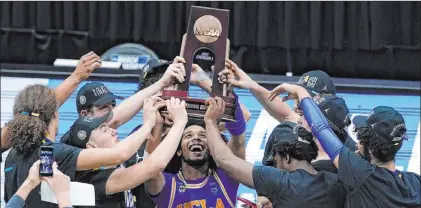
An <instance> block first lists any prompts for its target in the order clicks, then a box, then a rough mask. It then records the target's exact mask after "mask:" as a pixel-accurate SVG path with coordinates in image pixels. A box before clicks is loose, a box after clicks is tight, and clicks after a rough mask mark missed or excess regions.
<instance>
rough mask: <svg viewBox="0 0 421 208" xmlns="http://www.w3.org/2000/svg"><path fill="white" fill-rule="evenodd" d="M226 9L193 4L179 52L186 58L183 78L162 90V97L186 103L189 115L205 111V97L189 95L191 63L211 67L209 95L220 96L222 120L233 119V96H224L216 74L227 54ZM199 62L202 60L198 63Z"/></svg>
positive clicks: (225, 89) (199, 116) (225, 85)
mask: <svg viewBox="0 0 421 208" xmlns="http://www.w3.org/2000/svg"><path fill="white" fill-rule="evenodd" d="M228 18H229V10H223V9H214V8H207V7H197V6H192V8H191V11H190V18H189V24H188V26H187V34H185V35H184V36H183V42H182V46H181V52H180V55H181V56H182V57H184V59H185V60H186V63H185V66H184V67H185V69H186V78H185V82H183V83H178V84H177V85H176V89H175V90H164V91H163V92H162V98H163V99H168V98H170V97H177V98H179V99H181V100H185V101H186V103H187V108H186V109H187V113H188V115H189V118H198V119H201V118H203V117H204V115H205V113H206V109H207V107H206V105H205V100H203V99H197V98H191V97H188V92H189V86H190V76H191V71H192V64H193V63H199V65H202V68H204V69H206V68H210V67H213V68H214V71H213V78H212V92H211V96H212V97H215V96H218V97H221V98H222V99H223V100H224V101H225V102H226V105H225V113H224V115H223V117H222V121H235V120H236V119H235V108H236V106H235V101H236V100H235V98H234V97H228V96H227V84H226V83H222V84H221V83H220V82H219V81H218V76H219V75H218V74H219V72H220V71H222V70H223V69H224V68H225V59H226V58H228V54H229V40H228V39H227V38H228V23H229V22H228V20H229V19H228ZM200 63H202V64H200Z"/></svg>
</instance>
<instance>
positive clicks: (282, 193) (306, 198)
mask: <svg viewBox="0 0 421 208" xmlns="http://www.w3.org/2000/svg"><path fill="white" fill-rule="evenodd" d="M207 102H208V103H209V108H208V110H207V112H206V116H205V123H206V134H207V136H208V138H209V140H208V143H209V148H210V151H211V154H212V156H214V158H215V162H216V164H217V166H218V167H219V168H221V169H223V170H224V171H225V172H226V173H227V174H228V175H229V176H231V177H232V178H233V179H234V180H236V181H238V182H240V183H242V184H244V185H246V186H248V187H250V188H255V189H256V191H257V193H258V194H259V195H261V196H265V197H267V198H268V199H269V200H271V202H272V204H273V206H274V207H308V206H312V207H341V206H343V200H344V198H343V197H344V196H345V192H344V191H345V190H344V186H342V185H341V184H340V183H338V182H337V178H336V175H335V174H332V173H329V172H323V171H320V172H317V171H316V170H314V168H313V167H312V165H311V160H313V159H315V158H316V156H317V145H316V143H315V141H314V140H313V136H312V134H311V133H310V132H307V131H306V130H305V129H304V128H303V127H301V126H298V125H296V124H294V123H292V122H291V125H285V124H280V126H278V128H276V131H274V132H273V134H272V135H271V136H272V137H279V138H280V139H281V140H280V141H279V142H278V143H277V144H275V147H274V150H275V151H274V158H275V159H274V161H275V166H276V167H277V168H274V167H269V166H254V167H253V165H252V164H250V163H248V162H246V161H244V160H242V159H240V158H238V157H237V156H235V155H234V154H232V152H231V151H230V149H229V148H228V147H227V146H226V145H225V144H224V142H223V141H222V140H221V138H220V135H219V132H218V129H217V126H216V123H217V120H218V119H219V118H220V117H221V115H222V114H223V112H224V109H225V102H224V101H223V100H222V99H221V98H218V97H217V98H215V99H214V98H209V99H208V101H207Z"/></svg>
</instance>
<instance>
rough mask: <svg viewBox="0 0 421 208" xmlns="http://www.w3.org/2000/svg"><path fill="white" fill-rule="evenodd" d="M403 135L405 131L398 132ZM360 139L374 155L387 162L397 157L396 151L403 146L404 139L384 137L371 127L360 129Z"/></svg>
mask: <svg viewBox="0 0 421 208" xmlns="http://www.w3.org/2000/svg"><path fill="white" fill-rule="evenodd" d="M399 133H400V134H401V135H403V134H404V133H405V132H404V131H402V132H398V134H399ZM357 135H358V140H360V144H361V145H363V146H364V148H366V149H367V148H368V150H370V151H371V153H372V154H373V156H374V157H376V159H378V160H379V161H380V162H382V163H385V162H389V161H392V160H394V159H395V157H396V153H397V152H398V151H399V149H400V148H401V147H402V143H403V141H402V140H401V141H398V142H393V141H388V140H387V139H385V138H382V137H381V136H380V135H378V134H377V133H376V132H375V131H374V130H373V129H372V128H370V127H362V128H359V129H358V133H357Z"/></svg>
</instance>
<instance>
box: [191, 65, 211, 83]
mask: <svg viewBox="0 0 421 208" xmlns="http://www.w3.org/2000/svg"><path fill="white" fill-rule="evenodd" d="M207 80H209V81H212V80H211V79H210V78H209V76H208V75H207V74H206V72H205V71H203V69H202V68H201V67H200V66H199V65H197V64H193V65H192V69H191V75H190V82H191V83H193V84H195V85H199V82H202V81H207Z"/></svg>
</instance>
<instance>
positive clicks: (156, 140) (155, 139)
mask: <svg viewBox="0 0 421 208" xmlns="http://www.w3.org/2000/svg"><path fill="white" fill-rule="evenodd" d="M156 118H157V119H156V125H155V127H154V128H153V129H152V133H151V135H150V136H149V139H148V141H146V147H145V153H146V155H145V153H144V154H143V158H146V157H147V155H150V154H151V153H152V152H153V151H155V149H156V148H157V147H158V145H159V144H160V143H161V140H162V139H161V137H162V131H163V128H164V118H162V116H161V114H160V113H159V112H158V113H157V115H156Z"/></svg>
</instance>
